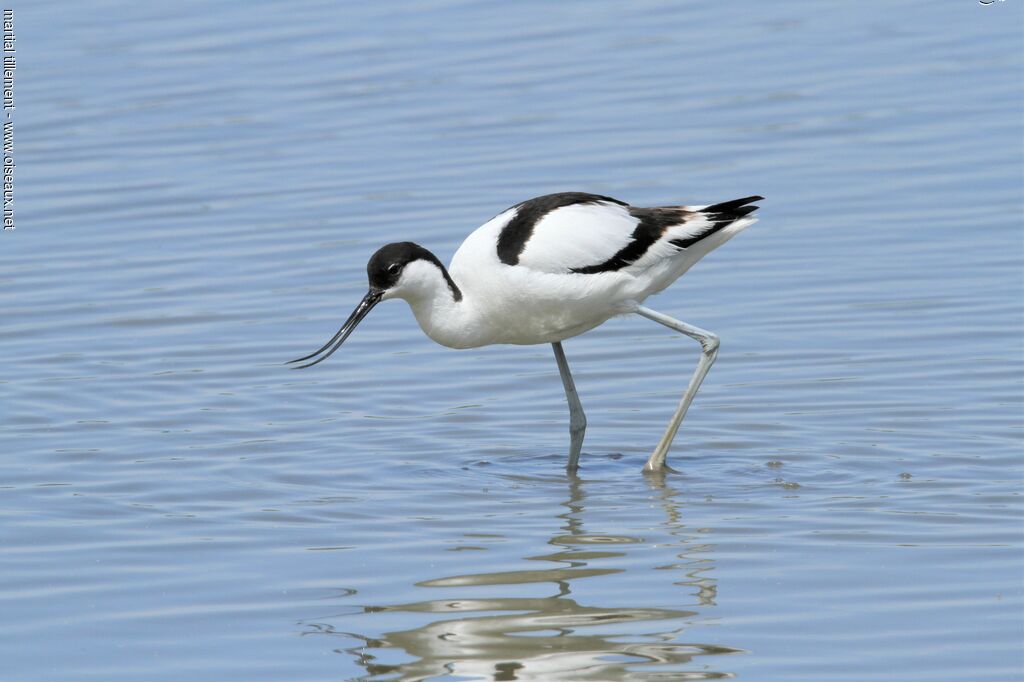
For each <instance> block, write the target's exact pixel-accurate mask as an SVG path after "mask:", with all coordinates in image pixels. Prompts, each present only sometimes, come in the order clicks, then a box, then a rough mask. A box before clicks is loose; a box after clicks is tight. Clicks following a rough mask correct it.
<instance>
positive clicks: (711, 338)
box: [636, 306, 718, 471]
mask: <svg viewBox="0 0 1024 682" xmlns="http://www.w3.org/2000/svg"><path fill="white" fill-rule="evenodd" d="M636 314H637V315H642V316H643V317H646V318H647V319H648V320H654V321H655V322H657V323H658V324H663V325H665V326H666V327H668V328H669V329H674V330H675V331H677V332H679V333H681V334H686V335H687V336H689V337H690V338H691V339H696V340H697V341H699V342H700V346H701V355H700V361H699V362H698V363H697V369H695V370H694V371H693V376H692V377H690V383H689V385H688V386H687V387H686V393H684V394H683V397H682V400H680V401H679V407H677V408H676V413H675V414H673V415H672V420H671V421H669V423H668V428H667V429H666V430H665V434H664V435H663V436H662V437H661V440H660V441H659V442H658V447H656V448H655V449H654V453H653V454H652V455H651V458H650V459H648V460H647V464H645V465H644V471H662V470H663V469H664V468H665V457H666V455H668V448H669V446H670V445H672V440H673V439H674V438H675V437H676V432H677V431H678V430H679V425H680V424H682V423H683V417H684V416H686V410H687V408H689V407H690V403H691V402H693V397H694V396H695V395H697V389H698V388H700V383H701V382H702V381H704V376H705V375H706V374H707V373H708V370H709V369H711V364H712V363H713V362H714V361H715V357H717V356H718V337H717V336H716V335H715V334H713V333H711V332H709V331H707V330H706V329H701V328H700V327H694V326H693V325H691V324H686V323H685V322H680V321H679V320H677V319H675V318H673V317H669V316H668V315H662V314H661V313H659V312H657V311H656V310H651V309H650V308H645V307H643V306H637V309H636Z"/></svg>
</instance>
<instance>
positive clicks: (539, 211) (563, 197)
mask: <svg viewBox="0 0 1024 682" xmlns="http://www.w3.org/2000/svg"><path fill="white" fill-rule="evenodd" d="M599 201H607V202H610V203H613V204H619V205H620V206H626V204H625V203H623V202H621V201H619V200H618V199H612V198H611V197H606V196H601V195H600V194H588V193H586V192H560V193H558V194H545V195H544V196H540V197H535V198H533V199H529V200H527V201H524V202H522V203H519V204H516V205H515V206H513V207H512V208H515V209H516V214H515V216H514V217H513V218H512V220H510V221H509V222H508V225H506V226H505V227H503V228H502V229H501V234H499V235H498V259H499V260H501V262H502V263H505V264H506V265H516V264H517V263H519V256H520V255H521V254H522V253H523V249H525V248H526V242H528V241H530V237H531V236H532V235H533V228H534V227H536V225H537V223H538V222H540V219H541V218H543V217H544V216H546V215H547V214H548V213H551V212H552V211H554V210H555V209H558V208H562V207H563V206H572V205H573V204H593V203H597V202H599ZM506 210H508V209H506Z"/></svg>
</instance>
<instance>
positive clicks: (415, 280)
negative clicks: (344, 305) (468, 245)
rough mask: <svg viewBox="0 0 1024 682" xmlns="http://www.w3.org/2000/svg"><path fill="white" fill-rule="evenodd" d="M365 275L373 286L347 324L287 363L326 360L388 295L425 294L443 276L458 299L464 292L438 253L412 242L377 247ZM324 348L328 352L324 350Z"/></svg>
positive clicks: (407, 297) (407, 296)
mask: <svg viewBox="0 0 1024 682" xmlns="http://www.w3.org/2000/svg"><path fill="white" fill-rule="evenodd" d="M366 276H367V279H368V280H369V284H370V290H369V291H367V292H366V295H365V296H363V300H362V301H360V302H359V305H357V306H356V309H355V310H353V311H352V314H351V315H349V317H348V319H347V320H345V324H343V325H341V329H339V330H338V332H337V333H336V334H335V335H334V336H333V337H332V338H331V340H330V341H328V342H327V343H325V344H324V345H323V347H321V348H320V349H319V350H317V351H316V352H315V353H310V354H309V355H307V356H305V357H301V358H298V359H295V360H292V361H291V362H290V363H288V364H295V363H301V362H304V361H306V360H312V359H313V358H316V356H318V355H320V354H321V353H323V355H320V357H319V358H316V359H315V360H312V362H308V363H306V364H300V365H297V366H296V368H295V369H301V368H303V367H310V366H312V365H315V364H317V363H318V362H323V361H324V360H326V359H327V358H329V357H330V356H331V355H332V354H333V353H334V351H336V350H338V348H339V347H341V344H343V343H344V342H345V339H347V338H348V337H349V335H350V334H352V332H353V330H355V328H356V326H357V325H358V324H359V323H360V322H362V320H363V318H364V317H366V316H367V315H368V314H369V312H370V311H371V310H373V307H374V306H375V305H377V304H378V303H380V302H381V301H385V300H387V299H389V298H403V299H405V300H411V299H414V298H416V297H418V296H422V295H424V294H425V293H427V292H429V291H430V290H431V288H432V287H435V286H437V283H438V280H439V279H440V278H441V277H443V278H444V279H446V280H448V282H449V285H450V286H451V287H453V292H454V293H456V294H457V297H456V300H458V298H461V294H459V293H458V289H457V288H456V287H455V286H454V283H452V282H451V278H450V277H449V276H448V272H447V270H445V269H444V266H443V265H442V264H441V261H439V260H438V259H437V256H435V255H434V254H432V253H431V252H430V251H428V250H426V249H425V248H423V247H422V246H420V245H419V244H414V243H412V242H396V243H394V244H387V245H385V246H382V247H381V248H379V249H377V252H376V253H375V254H373V255H372V256H370V261H369V262H368V263H367V264H366ZM439 276H440V277H439ZM442 281H443V280H442ZM324 351H327V352H326V353H324Z"/></svg>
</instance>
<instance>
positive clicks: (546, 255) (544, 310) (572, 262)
mask: <svg viewBox="0 0 1024 682" xmlns="http://www.w3.org/2000/svg"><path fill="white" fill-rule="evenodd" d="M674 208H677V209H679V212H680V213H679V217H680V221H679V222H678V223H677V224H674V225H670V226H668V227H667V228H666V229H665V230H664V232H663V233H662V234H661V235H660V236H659V238H658V239H657V240H655V241H654V242H652V243H651V244H649V245H647V248H645V249H644V251H643V252H642V253H641V254H640V256H639V258H637V259H636V260H635V261H633V262H632V263H629V264H626V265H624V266H623V267H620V268H618V269H608V270H604V271H600V272H593V273H580V272H573V271H572V270H573V269H574V268H586V267H587V266H589V265H593V264H595V263H603V262H606V261H607V260H609V259H610V258H612V257H613V256H614V255H615V254H616V253H619V252H620V251H622V250H623V249H625V248H627V247H628V246H629V245H630V244H631V243H632V242H633V238H634V232H635V231H636V229H637V226H638V224H639V223H640V219H639V218H637V217H634V216H632V215H630V213H629V207H627V206H624V205H622V204H618V203H612V202H609V201H595V202H591V203H577V204H570V205H568V206H562V207H559V208H555V209H553V210H551V211H550V212H548V213H546V214H545V215H544V216H543V217H542V218H540V219H539V220H538V221H536V222H535V224H534V225H533V229H532V233H531V235H530V236H529V238H528V240H526V242H525V245H524V248H523V250H522V252H521V254H520V255H519V259H518V263H516V264H515V265H510V264H507V263H503V262H502V261H501V259H500V258H499V256H498V251H497V244H498V240H499V236H500V235H501V233H502V230H503V229H505V228H506V227H507V226H508V225H509V223H510V221H512V220H513V219H514V218H515V217H516V215H517V212H518V211H519V210H520V207H518V206H515V207H512V208H510V209H508V210H507V211H504V212H502V213H500V214H499V215H497V216H495V217H494V218H492V219H491V220H489V221H487V222H486V223H484V224H483V225H482V226H481V227H479V228H477V229H476V230H475V231H474V232H473V233H472V234H470V235H469V236H468V237H467V238H466V240H465V241H464V242H463V243H462V246H460V247H459V249H458V251H457V252H456V253H455V256H454V257H453V258H452V261H451V266H450V267H449V272H450V275H451V279H452V280H453V281H454V283H455V286H456V287H457V288H458V290H459V291H460V292H461V293H462V298H461V300H456V299H455V296H454V295H453V289H452V288H451V287H450V286H449V285H448V283H447V282H446V280H445V278H444V276H443V274H442V271H441V270H440V269H439V267H438V265H437V264H435V263H432V262H430V261H426V260H417V261H414V262H412V263H409V264H408V265H406V266H405V268H404V269H403V273H402V277H401V278H400V279H399V281H398V282H397V284H396V286H395V287H394V288H393V289H391V290H389V291H388V292H387V293H385V294H384V296H383V298H384V299H388V298H402V299H404V300H406V301H407V302H408V303H409V305H410V307H411V308H412V311H413V314H414V315H415V317H416V320H417V322H418V323H419V325H420V327H421V328H422V329H423V331H424V333H426V334H427V336H429V337H430V338H431V339H433V340H434V341H435V342H437V343H439V344H441V345H443V346H448V347H449V348H475V347H477V346H486V345H490V344H497V343H511V344H537V343H552V342H555V341H562V340H564V339H567V338H570V337H573V336H576V335H578V334H582V333H583V332H586V331H588V330H590V329H593V328H594V327H597V326H599V325H601V324H602V323H604V322H605V321H607V320H608V319H609V318H611V317H614V316H615V315H621V314H625V313H630V312H634V311H635V310H636V307H637V306H638V305H639V304H640V303H642V302H643V301H644V299H646V298H647V297H648V296H650V295H651V294H655V293H657V292H659V291H661V290H662V289H664V288H665V287H667V286H669V285H670V284H672V282H674V281H675V280H676V279H678V278H679V277H680V276H681V275H682V274H683V273H685V272H686V271H687V270H689V269H690V267H692V266H693V265H694V264H695V263H696V262H697V261H699V260H700V259H701V258H703V257H704V256H705V255H707V254H708V253H709V252H711V251H712V250H714V249H716V248H717V247H719V246H721V245H722V244H724V243H725V242H726V241H728V240H729V239H730V238H732V237H733V236H735V235H736V234H737V233H739V232H740V231H742V230H743V229H745V228H746V227H748V226H750V225H751V224H753V223H754V222H756V221H755V219H754V218H747V217H741V218H739V219H737V220H735V221H733V222H731V223H730V224H728V225H727V226H724V227H723V228H722V229H719V230H717V231H715V232H714V233H713V234H709V235H708V236H706V237H705V238H704V239H700V240H699V241H696V242H695V243H694V244H693V245H692V246H690V247H688V248H679V247H678V246H676V245H673V244H672V243H671V242H672V240H673V239H676V240H679V239H683V240H685V239H690V238H692V237H694V236H695V235H699V234H701V233H702V232H703V231H707V230H709V229H710V228H711V227H712V226H713V223H714V221H713V220H712V218H711V217H710V216H709V215H708V214H705V213H702V212H701V211H702V209H703V208H704V207H703V206H692V207H674Z"/></svg>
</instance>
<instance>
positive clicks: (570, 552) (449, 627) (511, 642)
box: [303, 476, 740, 682]
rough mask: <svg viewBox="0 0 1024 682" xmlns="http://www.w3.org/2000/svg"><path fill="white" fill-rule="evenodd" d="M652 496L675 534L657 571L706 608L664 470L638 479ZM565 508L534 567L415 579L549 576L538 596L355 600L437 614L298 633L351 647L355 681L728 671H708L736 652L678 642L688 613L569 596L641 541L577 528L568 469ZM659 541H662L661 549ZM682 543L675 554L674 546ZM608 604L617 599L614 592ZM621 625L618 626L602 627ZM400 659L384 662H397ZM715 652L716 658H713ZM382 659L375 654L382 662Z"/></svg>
mask: <svg viewBox="0 0 1024 682" xmlns="http://www.w3.org/2000/svg"><path fill="white" fill-rule="evenodd" d="M647 480H648V482H649V485H650V486H651V489H652V493H653V499H655V500H657V502H658V503H659V504H660V506H661V507H662V509H663V510H664V520H663V522H662V525H663V528H664V529H665V530H666V531H667V532H668V533H669V534H670V535H671V536H673V537H674V538H675V539H676V540H677V542H672V543H670V545H668V546H666V548H671V549H672V551H674V552H676V553H675V554H674V555H673V560H672V561H671V562H670V563H668V564H667V565H663V566H658V567H657V568H659V569H666V570H675V571H680V572H681V573H682V575H683V578H682V579H681V580H679V581H678V582H676V583H675V584H676V585H680V586H686V587H692V588H693V592H692V594H693V597H694V598H695V602H696V603H695V604H694V606H696V607H700V606H710V605H713V604H714V600H715V582H714V579H713V578H711V577H708V576H707V575H706V574H707V571H708V570H709V569H710V568H711V567H712V565H711V564H712V561H711V559H709V558H706V557H707V554H708V552H709V551H710V550H711V547H710V546H708V545H707V544H704V543H701V542H699V537H698V532H697V531H695V530H693V529H688V528H687V527H686V526H685V525H684V524H683V520H682V514H681V513H680V511H679V506H678V504H677V502H676V497H677V496H678V493H677V491H675V490H674V489H673V488H672V487H671V486H670V485H669V484H668V483H667V482H666V481H665V479H664V477H658V476H651V477H647ZM568 488H569V489H568V499H567V500H566V501H565V502H563V503H562V506H563V507H565V509H566V511H565V512H564V513H562V514H559V515H558V516H557V518H558V519H559V520H560V524H559V529H558V532H557V533H556V534H555V535H554V536H553V537H551V539H550V540H549V541H548V544H549V545H551V546H552V548H553V550H554V551H552V552H549V553H545V554H543V555H540V556H531V557H526V559H527V560H532V561H542V562H546V563H548V564H549V565H548V566H545V567H543V568H539V569H537V570H523V571H508V572H500V573H483V574H473V575H469V574H467V575H456V576H447V577H442V578H437V579H433V580H428V581H424V582H422V583H419V585H421V586H423V587H432V588H438V587H458V588H463V589H465V588H470V587H479V586H484V585H523V584H544V583H548V584H552V585H554V586H555V588H556V590H555V593H554V594H552V595H550V596H547V597H539V598H530V597H499V598H490V599H459V598H453V599H445V600H428V601H421V602H414V603H408V604H395V605H387V606H367V607H363V611H364V613H387V612H392V613H393V612H400V613H420V614H437V616H438V618H436V619H434V620H432V622H429V623H427V624H426V625H422V626H420V627H417V628H413V629H409V630H401V631H397V632H387V633H385V634H383V635H381V636H377V637H374V636H369V635H364V634H360V633H357V632H344V631H342V630H338V629H335V627H334V626H333V625H331V624H329V623H305V624H304V625H305V627H306V630H305V632H304V633H303V634H321V635H338V636H343V637H345V638H350V639H355V640H357V641H358V642H359V644H357V645H356V646H349V647H344V648H342V649H338V651H339V652H344V653H347V654H349V655H351V656H353V657H354V658H355V660H356V661H357V662H358V663H359V665H361V666H362V667H363V668H364V669H365V670H366V675H365V676H364V677H362V678H360V679H366V680H372V679H388V680H425V679H430V678H433V677H435V676H446V675H454V676H456V677H459V676H466V677H469V678H472V679H485V680H494V681H495V682H497V681H501V680H573V681H579V682H582V681H584V680H600V681H602V682H611V681H616V680H689V679H725V678H731V677H732V676H733V675H732V674H730V673H727V672H718V671H714V670H712V669H711V665H712V661H718V660H720V659H719V658H718V656H720V655H722V654H733V653H740V650H738V649H733V648H729V647H723V646H718V645H711V644H700V643H681V642H680V637H681V635H682V633H683V632H684V631H685V630H686V629H687V627H688V626H689V625H690V624H691V623H692V622H693V620H694V618H695V617H696V616H698V615H699V614H698V612H697V611H691V610H680V609H666V608H643V607H623V606H600V605H593V604H590V605H588V604H581V603H579V602H578V601H577V600H576V599H574V598H573V597H572V583H573V581H575V580H578V579H579V578H584V577H592V576H601V575H605V576H607V575H612V574H616V573H621V572H623V571H624V569H621V568H608V567H600V568H599V567H593V566H590V565H589V564H590V563H591V562H595V561H598V560H604V561H602V562H601V563H602V564H603V565H604V566H607V564H608V561H607V560H614V559H616V558H619V557H624V556H626V555H627V553H628V551H629V548H630V547H635V546H637V545H643V544H645V540H644V539H643V538H637V537H628V536H619V535H602V534H595V533H590V532H587V530H586V529H585V528H584V520H585V519H584V517H585V507H586V495H585V490H584V488H585V486H584V484H583V483H582V482H581V481H580V480H579V479H578V478H576V477H570V478H569V480H568ZM659 546H660V545H659ZM680 548H682V550H683V551H681V552H679V551H678V550H679V549H680ZM610 601H612V602H616V601H621V599H615V598H612V599H611V600H610ZM611 626H618V627H614V628H613V627H611ZM399 655H400V657H401V658H403V659H404V658H411V660H408V661H407V662H396V663H392V662H390V661H393V660H395V659H397V658H399ZM712 657H715V658H712ZM382 659H384V660H382Z"/></svg>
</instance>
